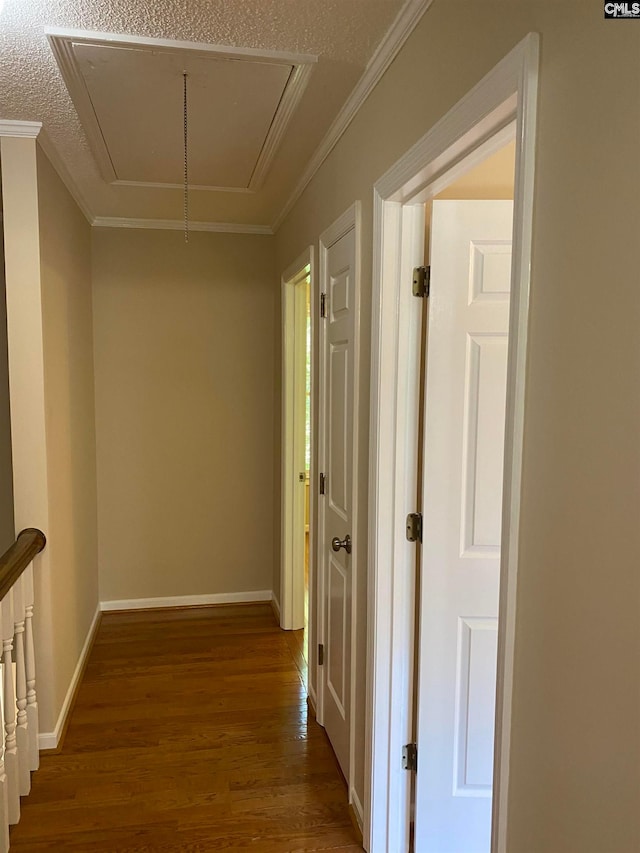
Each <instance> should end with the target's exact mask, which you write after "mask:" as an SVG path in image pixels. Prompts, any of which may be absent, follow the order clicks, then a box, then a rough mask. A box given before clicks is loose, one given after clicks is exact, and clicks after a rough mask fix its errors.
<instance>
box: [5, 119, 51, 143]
mask: <svg viewBox="0 0 640 853" xmlns="http://www.w3.org/2000/svg"><path fill="white" fill-rule="evenodd" d="M41 130H42V122H41V121H12V120H11V119H0V136H20V137H23V138H26V139H36V138H37V136H38V134H39V133H40V131H41Z"/></svg>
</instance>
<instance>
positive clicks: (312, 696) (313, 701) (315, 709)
mask: <svg viewBox="0 0 640 853" xmlns="http://www.w3.org/2000/svg"><path fill="white" fill-rule="evenodd" d="M307 696H308V697H309V704H310V705H311V707H312V708H313V713H314V714H317V713H318V699H317V697H316V691H315V690H314V689H313V686H312V684H311V683H310V682H309V681H308V680H307Z"/></svg>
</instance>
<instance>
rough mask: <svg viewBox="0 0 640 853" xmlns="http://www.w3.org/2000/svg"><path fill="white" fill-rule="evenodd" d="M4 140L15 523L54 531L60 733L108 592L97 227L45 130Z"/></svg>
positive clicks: (39, 589)
mask: <svg viewBox="0 0 640 853" xmlns="http://www.w3.org/2000/svg"><path fill="white" fill-rule="evenodd" d="M0 145H1V150H2V186H3V207H4V211H3V212H4V221H3V226H4V237H5V268H6V289H7V316H8V319H7V332H8V340H9V381H10V391H11V425H12V453H13V472H14V510H15V524H16V528H17V529H18V530H19V529H22V528H23V527H39V528H41V529H42V530H43V531H44V532H45V534H46V536H47V547H46V549H45V551H44V552H43V553H42V554H41V555H40V556H39V557H37V558H36V560H35V564H34V565H35V569H34V579H35V595H36V602H35V604H36V606H35V616H34V623H35V633H36V651H37V661H36V666H37V678H38V705H39V710H40V729H41V731H42V732H44V733H51V732H53V731H54V729H55V727H56V723H57V722H58V718H59V714H60V711H61V708H62V705H63V702H64V699H65V696H66V695H67V691H68V689H69V685H70V683H71V679H72V676H73V673H74V670H75V668H76V665H77V663H78V660H79V657H80V653H81V650H82V647H83V645H84V643H85V640H86V637H87V633H88V630H89V627H90V624H91V621H92V619H93V617H94V615H95V613H96V608H97V603H98V595H97V588H98V587H97V543H96V527H97V524H96V485H95V435H94V394H93V361H92V359H93V341H92V331H91V325H92V316H91V267H90V260H91V256H90V245H91V244H90V229H89V226H88V224H87V222H86V220H85V219H84V217H83V216H82V214H81V213H80V211H79V210H78V208H77V207H76V204H75V202H74V201H73V200H72V198H71V196H70V195H69V193H68V192H67V190H66V189H65V187H64V186H63V184H62V183H61V181H60V180H59V178H58V176H57V175H56V173H55V172H54V171H53V169H52V168H51V166H50V164H49V162H48V161H47V159H46V157H45V156H44V154H43V153H42V152H41V151H40V150H39V149H38V148H37V145H36V141H35V140H34V139H21V138H11V137H3V138H2V139H1V140H0Z"/></svg>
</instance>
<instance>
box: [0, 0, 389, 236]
mask: <svg viewBox="0 0 640 853" xmlns="http://www.w3.org/2000/svg"><path fill="white" fill-rule="evenodd" d="M402 5H403V0H180V2H171V0H108V2H107V0H4V7H3V10H2V12H1V13H0V119H19V120H30V121H41V122H43V125H44V129H45V131H46V133H47V135H48V137H49V139H50V140H51V142H52V143H53V145H54V147H55V149H56V151H57V153H58V155H59V157H60V158H61V159H62V160H63V162H64V164H65V165H66V167H67V169H68V170H69V172H70V173H71V174H72V175H73V178H74V180H75V182H76V184H77V186H78V188H79V190H80V192H81V194H82V196H83V197H84V198H85V200H86V201H87V203H88V205H89V207H90V209H91V212H92V214H93V215H94V216H122V217H132V218H137V217H140V218H158V219H179V218H180V211H181V198H180V191H179V190H176V189H158V188H144V187H131V186H114V185H111V184H108V183H107V182H106V181H105V180H104V179H103V178H102V177H101V174H100V172H99V170H98V166H97V164H96V162H95V160H94V158H93V155H92V154H91V151H90V149H89V146H88V143H87V140H86V137H85V134H84V131H83V128H82V126H81V124H80V121H79V119H78V116H77V114H76V111H75V109H74V106H73V104H72V102H71V98H70V96H69V94H68V92H67V89H66V87H65V84H64V82H63V80H62V76H61V74H60V71H59V69H58V66H57V64H56V61H55V59H54V56H53V54H52V52H51V49H50V47H49V44H48V42H47V39H46V37H45V34H44V29H45V27H73V28H78V29H84V30H90V31H102V32H111V33H119V34H127V35H132V36H147V37H152V38H167V39H179V40H185V41H194V42H207V43H211V44H217V45H229V46H234V47H249V48H256V49H261V50H279V51H291V52H296V53H308V54H316V55H318V57H319V61H318V64H317V66H316V67H315V69H314V72H313V75H312V77H311V81H310V83H309V86H308V87H307V89H306V91H305V94H304V96H303V99H302V102H301V103H300V105H299V106H298V108H297V110H296V113H295V115H294V117H293V119H292V121H291V124H290V126H289V132H288V134H287V136H286V138H285V140H284V142H283V143H282V145H281V147H280V149H279V151H278V154H277V155H276V158H275V160H274V163H273V166H272V168H271V171H270V173H269V175H268V177H267V179H266V181H265V183H264V186H263V187H262V188H261V189H260V190H259V191H258V192H256V193H246V194H245V193H243V194H239V193H235V194H234V193H224V192H204V191H193V192H192V198H191V215H192V218H193V219H194V220H201V221H209V222H225V221H226V222H238V223H254V224H270V223H271V222H273V220H274V218H275V217H276V215H277V213H278V212H279V210H280V209H281V207H282V205H283V204H284V202H285V200H286V198H287V196H288V195H289V193H290V192H291V190H292V188H293V186H294V184H295V182H296V180H297V178H298V177H299V176H300V174H301V173H302V171H303V169H304V167H305V166H306V164H307V162H308V161H309V159H310V157H311V156H312V154H313V152H314V150H315V149H316V147H317V146H318V144H319V143H320V141H321V139H322V137H323V136H324V134H325V132H326V131H327V129H328V128H329V126H330V124H331V122H332V120H333V119H334V118H335V116H336V114H337V113H338V111H339V109H340V107H341V106H342V104H343V103H344V102H345V100H346V99H347V97H348V95H349V94H350V92H351V90H352V89H353V88H354V86H355V84H356V83H357V81H358V79H359V78H360V76H361V75H362V73H363V71H364V69H365V67H366V64H367V62H368V60H369V59H370V57H371V55H372V54H373V52H374V50H375V48H376V47H377V45H378V43H379V42H380V41H381V39H382V37H383V36H384V34H385V33H386V31H387V30H388V29H389V27H390V26H391V24H392V22H393V20H394V18H395V16H396V15H397V13H398V12H399V10H400V9H401V7H402Z"/></svg>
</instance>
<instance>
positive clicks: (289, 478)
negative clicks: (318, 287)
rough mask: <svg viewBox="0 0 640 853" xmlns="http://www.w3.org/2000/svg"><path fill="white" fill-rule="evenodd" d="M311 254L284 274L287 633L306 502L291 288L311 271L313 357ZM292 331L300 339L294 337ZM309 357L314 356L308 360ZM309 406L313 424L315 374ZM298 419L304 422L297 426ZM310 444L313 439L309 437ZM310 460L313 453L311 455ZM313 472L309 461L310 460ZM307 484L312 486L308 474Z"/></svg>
mask: <svg viewBox="0 0 640 853" xmlns="http://www.w3.org/2000/svg"><path fill="white" fill-rule="evenodd" d="M313 262H314V251H313V246H309V248H308V249H307V250H306V251H304V252H303V253H302V254H301V255H300V257H299V258H297V259H296V260H295V261H294V262H293V263H292V264H291V265H290V266H289V267H287V269H286V270H285V271H284V273H283V274H282V279H281V289H282V429H281V435H282V444H281V460H282V461H281V484H282V520H281V542H282V545H281V553H280V601H275V600H274V601H275V605H276V609H277V610H278V611H279V613H280V627H281V628H284V629H285V630H287V631H290V630H298V629H300V628H304V575H303V573H302V572H301V570H300V565H301V560H302V561H304V500H305V489H304V488H299V487H298V483H297V479H296V478H297V476H298V473H299V472H298V470H297V467H296V450H297V439H296V436H299V435H300V433H301V431H302V430H303V428H304V417H305V413H304V410H303V409H301V406H300V404H299V400H297V397H298V394H297V388H296V382H295V375H296V369H295V368H296V363H297V362H298V361H299V359H300V357H301V354H300V347H299V346H296V343H298V344H299V343H300V335H299V332H300V330H299V329H298V328H297V326H298V325H299V318H297V317H296V312H295V304H296V300H295V288H296V287H299V286H300V285H301V283H302V282H303V281H305V280H306V277H307V273H306V272H305V270H306V267H307V266H309V270H310V272H309V280H310V289H311V352H312V353H313V313H314V304H315V300H314V294H315V285H314V269H313ZM296 332H297V333H298V334H296ZM312 358H313V356H312ZM311 383H312V387H311V406H312V412H311V415H312V418H311V423H312V424H313V371H312V377H311ZM301 419H302V423H301ZM312 432H313V430H312ZM312 442H313V435H312ZM312 456H313V454H312ZM312 468H313V459H312ZM310 481H311V482H312V481H313V477H312V472H310ZM309 522H310V523H309V537H310V538H309V620H311V618H312V612H313V611H312V601H313V593H312V589H313V582H312V579H313V573H312V560H311V554H312V553H313V551H312V550H311V545H312V540H311V537H312V536H313V535H314V524H313V519H312V518H311V517H310V518H309Z"/></svg>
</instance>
